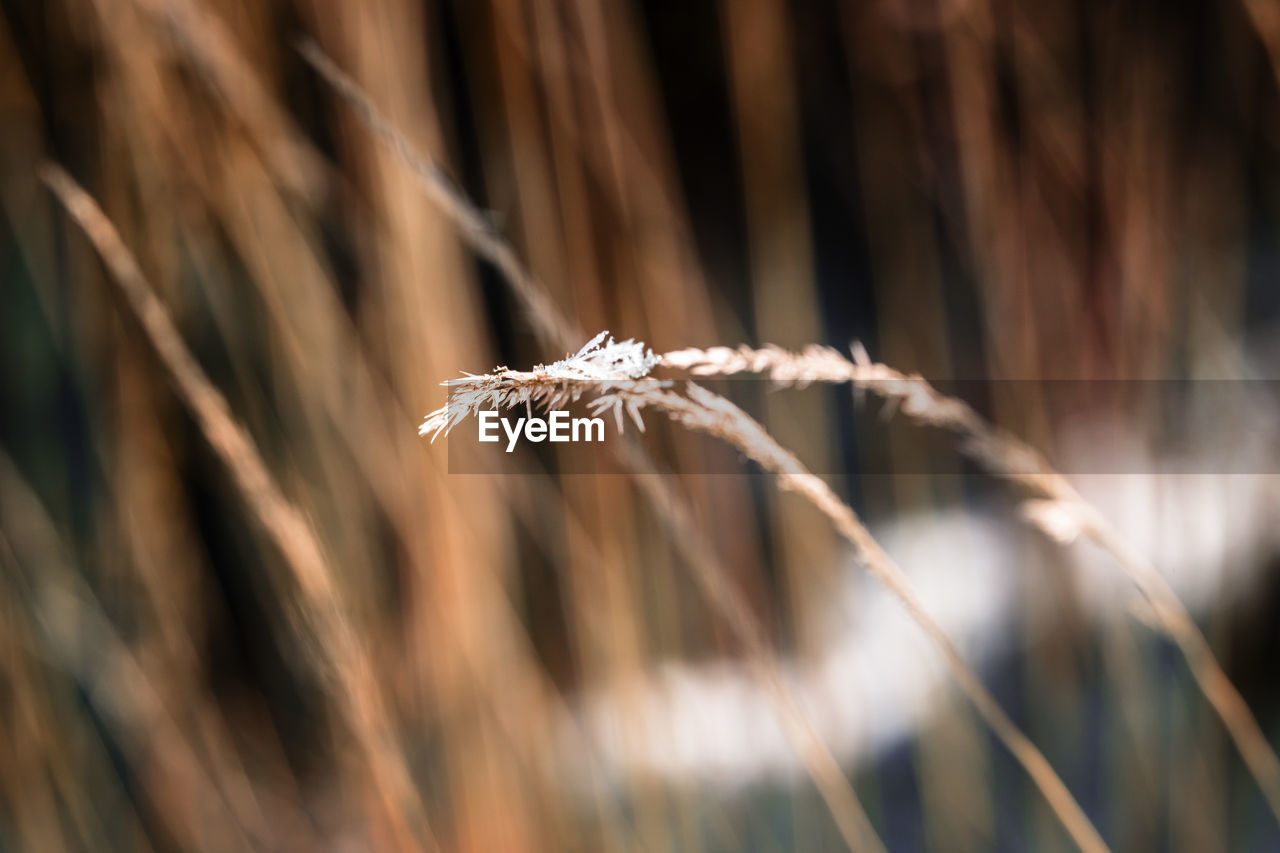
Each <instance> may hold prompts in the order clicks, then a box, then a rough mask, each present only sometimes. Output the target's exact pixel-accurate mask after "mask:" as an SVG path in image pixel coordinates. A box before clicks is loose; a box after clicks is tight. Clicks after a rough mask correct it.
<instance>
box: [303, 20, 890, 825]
mask: <svg viewBox="0 0 1280 853" xmlns="http://www.w3.org/2000/svg"><path fill="white" fill-rule="evenodd" d="M298 50H299V52H300V53H301V54H302V56H303V58H304V59H306V60H307V62H308V63H310V64H311V66H312V67H313V68H314V69H315V70H316V71H317V73H319V74H320V76H321V77H323V78H324V79H325V80H326V81H327V82H328V83H329V84H330V85H331V86H333V87H334V89H335V90H336V91H337V92H338V93H339V94H340V95H341V96H342V97H343V98H344V99H345V100H346V101H347V102H348V103H349V104H350V105H351V106H352V107H353V108H354V109H355V111H356V113H357V114H358V115H359V116H360V118H361V120H363V121H364V123H365V126H366V127H368V128H369V130H370V131H371V132H373V134H374V135H376V136H377V137H379V138H380V139H381V140H382V141H383V142H385V143H386V144H387V145H388V146H389V147H390V148H391V150H392V151H393V152H394V153H395V154H396V156H397V157H398V158H399V159H400V161H401V163H403V164H404V166H405V167H406V168H407V169H408V170H409V171H410V172H411V173H412V174H413V175H414V177H415V178H417V180H418V184H419V185H420V186H421V187H422V188H423V190H424V191H425V192H426V194H427V197H428V198H429V199H431V201H432V202H434V203H435V204H436V206H437V207H438V208H439V210H440V211H441V212H442V213H443V214H445V216H447V217H448V218H449V219H450V221H452V222H453V223H454V225H455V227H457V229H458V233H459V235H460V236H461V237H462V239H463V241H464V242H465V243H466V244H467V245H468V246H470V247H471V249H472V250H473V251H475V253H476V254H478V255H479V256H480V257H482V258H484V259H485V260H487V261H489V262H490V263H491V264H493V265H494V267H495V268H497V270H498V272H499V273H501V275H502V279H503V281H504V282H506V284H507V286H508V287H509V288H510V289H511V292H512V294H513V295H514V296H515V298H516V299H517V300H518V301H519V302H520V304H521V305H522V306H523V307H524V309H525V313H526V316H527V318H528V320H529V322H530V324H531V325H532V327H533V330H534V332H535V333H536V334H537V336H538V338H539V339H540V341H541V342H542V344H543V346H545V347H547V348H549V349H555V350H561V351H563V350H566V349H568V348H570V347H572V346H573V345H574V344H575V342H577V341H579V340H581V339H582V337H583V335H582V334H581V333H580V332H579V331H578V330H577V329H575V328H574V326H573V324H572V323H570V322H569V321H568V320H567V319H565V317H564V315H563V314H562V313H561V312H560V310H559V309H558V308H557V307H556V305H555V303H554V302H553V301H552V300H551V298H550V296H548V294H547V291H546V289H545V288H544V287H543V286H542V285H541V283H539V282H538V280H537V279H536V278H535V277H534V276H533V274H532V273H531V272H530V271H529V270H527V269H525V267H524V266H523V264H521V262H520V260H519V257H518V256H517V254H516V252H515V251H514V250H513V249H512V248H511V246H510V245H509V244H508V243H507V242H506V241H504V240H503V239H502V238H501V237H500V236H499V235H498V234H497V233H496V231H495V230H494V229H493V227H492V226H491V225H490V223H489V221H488V220H487V219H486V218H485V217H484V215H483V214H482V213H481V212H480V210H479V209H478V208H477V207H476V206H475V205H474V204H473V203H472V202H471V200H470V199H468V198H467V197H466V196H465V195H464V194H463V193H462V192H461V191H459V190H458V188H457V187H456V186H454V185H453V183H452V182H451V181H450V180H449V179H448V177H446V176H445V174H444V172H443V171H442V170H441V169H440V167H439V166H438V165H436V163H434V162H433V161H432V160H431V159H429V158H428V157H426V156H424V155H423V154H421V153H420V152H419V151H418V150H417V149H416V148H415V147H414V145H413V144H412V143H411V142H410V141H409V140H408V139H407V138H405V136H404V134H402V133H400V131H399V130H397V129H396V127H395V126H394V125H393V124H392V123H391V122H390V120H388V119H387V118H386V117H385V116H384V115H383V114H382V112H381V111H380V110H378V108H377V107H376V106H375V105H374V103H373V101H372V100H371V99H370V98H369V96H368V95H367V94H366V93H365V92H364V90H363V89H361V88H360V86H359V84H358V83H356V82H355V80H353V79H352V78H351V77H350V76H349V75H347V74H346V73H345V72H344V71H343V70H342V69H341V68H339V67H338V66H337V64H336V63H334V61H333V60H332V59H330V58H329V57H328V56H327V55H326V54H325V53H324V51H322V50H321V49H320V47H319V46H318V45H317V44H315V42H313V41H310V40H307V41H304V42H302V43H301V44H300V45H299V46H298ZM603 337H604V335H603V333H602V334H601V335H598V336H597V337H596V338H595V339H593V340H592V341H591V342H590V343H588V344H587V346H585V347H583V349H582V350H580V351H579V352H578V354H577V356H576V357H577V358H580V359H581V358H582V357H583V356H586V355H590V350H591V348H592V345H593V344H596V345H598V344H599V343H600V342H601V340H602V339H603ZM627 343H630V342H627ZM612 345H613V344H612V341H610V344H609V345H606V347H605V348H606V349H607V348H608V346H612ZM619 346H620V345H619ZM601 357H602V356H600V355H599V354H597V355H596V356H593V358H594V359H599V358H601ZM646 357H647V358H651V357H652V353H649V354H648V356H646ZM571 358H572V357H571ZM570 360H571V359H565V360H563V361H561V362H556V363H555V365H552V366H551V367H552V368H556V367H557V366H559V367H560V368H564V369H574V368H573V367H572V366H569V367H566V365H565V362H566V361H570ZM584 366H586V367H588V368H589V367H590V366H589V365H583V364H579V365H578V366H577V367H579V368H582V367H584ZM650 367H652V364H649V365H647V366H646V368H645V370H644V372H646V373H647V372H648V369H649V368H650ZM540 369H541V370H546V369H547V368H546V366H543V367H541V368H537V369H535V370H534V371H531V372H530V373H532V374H537V373H538V371H539V370H540ZM501 372H503V373H504V374H505V375H506V378H507V379H508V380H509V381H510V382H512V383H515V384H520V383H526V390H525V392H524V393H527V394H529V395H533V394H541V393H542V392H541V391H540V390H539V388H538V385H539V382H538V377H536V376H530V375H528V374H524V375H522V374H520V373H519V372H516V371H501ZM482 378H483V377H468V380H479V379H482ZM543 378H549V377H543ZM610 381H611V382H612V383H613V384H615V385H616V384H618V382H619V380H617V379H614V380H610ZM621 381H623V382H628V381H632V380H630V379H625V378H624V379H623V380H621ZM647 381H649V382H652V381H653V380H647ZM460 384H461V383H460ZM474 388H475V390H477V391H481V393H484V392H483V391H482V386H481V385H479V384H477V385H476V386H474ZM456 390H463V389H456ZM561 390H565V389H563V388H562V389H561ZM498 393H499V394H503V393H506V392H501V391H500V392H498ZM568 393H569V394H573V393H574V392H572V391H568ZM572 399H577V398H576V397H573V398H572ZM549 400H550V397H544V398H542V399H540V400H538V401H534V400H533V399H532V398H531V396H526V397H525V398H524V399H523V400H522V401H521V400H516V402H524V403H525V404H526V405H532V404H533V403H534V402H539V403H546V402H548V401H549ZM624 408H628V407H627V405H626V403H625V401H624V402H623V403H622V404H621V405H619V406H615V408H614V411H615V414H616V415H617V416H618V417H619V419H620V418H621V414H622V411H623V409H624ZM455 411H456V409H455ZM628 411H629V412H630V413H631V414H632V417H633V419H634V420H635V421H636V423H637V425H638V426H639V427H640V428H641V429H643V423H642V422H641V421H640V419H639V410H638V409H630V408H628ZM437 415H438V418H439V419H437V420H433V419H432V417H429V418H428V419H427V421H426V422H424V423H423V424H422V426H421V428H420V430H419V432H421V433H422V434H424V435H426V434H430V435H432V436H433V437H434V436H435V435H436V434H438V433H439V431H440V430H441V429H442V428H443V429H444V430H445V431H447V430H448V428H449V427H451V426H452V425H453V423H456V422H457V421H453V422H452V423H450V422H449V419H450V417H451V415H450V411H449V407H448V406H446V407H445V408H444V409H442V410H441V411H440V412H438V413H433V416H437ZM463 417H465V414H464V415H463ZM617 452H618V456H619V460H620V461H621V462H622V464H623V465H624V467H626V469H627V470H628V471H629V472H630V473H631V475H632V477H633V480H634V481H635V483H636V485H637V486H638V487H639V491H640V494H641V496H642V497H643V498H644V499H645V501H646V502H647V503H648V504H649V506H650V508H651V509H652V510H653V511H654V512H655V514H656V515H657V517H658V519H659V520H660V521H661V522H662V523H663V524H664V525H665V527H666V528H667V530H668V531H670V532H671V534H672V541H673V542H674V543H675V547H676V548H677V550H678V551H679V552H680V555H681V557H682V558H683V560H684V562H685V564H686V565H687V566H688V568H689V570H690V572H691V574H692V575H693V578H694V581H695V582H696V583H697V584H698V586H699V588H700V590H701V591H702V594H703V595H704V596H705V597H706V599H707V601H708V603H709V604H710V605H711V607H712V608H713V609H714V610H715V611H716V612H717V614H718V615H719V616H720V617H721V618H722V619H724V620H725V622H726V623H727V624H728V626H729V628H730V630H732V631H733V634H734V638H735V639H736V640H737V641H738V642H739V643H741V644H742V645H743V647H744V649H745V650H746V652H747V656H748V659H749V661H750V663H751V666H750V671H751V673H752V674H753V677H755V678H757V679H758V680H759V682H760V684H761V686H762V687H763V688H764V691H765V695H766V696H768V697H769V698H770V701H772V702H773V705H774V711H775V713H777V714H778V716H779V719H780V720H781V721H782V723H783V728H784V729H785V731H786V732H787V736H788V737H789V738H790V740H791V743H792V746H793V747H795V749H796V751H797V752H798V753H799V755H800V757H801V759H802V760H803V761H804V764H805V768H806V770H807V771H808V772H809V774H810V776H811V778H812V779H813V780H814V783H815V784H816V785H817V787H818V791H819V793H820V794H821V796H822V798H823V801H824V802H825V803H826V805H827V808H828V809H829V810H830V812H831V815H832V817H833V818H834V820H835V822H836V827H837V829H838V830H839V831H840V834H841V836H842V838H843V839H844V841H845V843H846V844H847V845H848V846H849V847H850V848H851V849H855V850H882V849H883V847H884V845H883V844H882V843H881V841H880V839H879V837H878V836H877V835H876V832H875V828H874V827H873V826H872V825H871V821H870V819H869V818H868V817H867V813H866V810H865V809H864V808H863V807H862V804H861V803H860V802H859V801H858V798H857V795H856V794H855V793H854V791H853V788H852V786H851V785H850V784H849V781H848V779H846V778H845V777H844V774H843V772H842V771H841V770H840V766H839V764H838V762H837V761H836V759H835V756H833V755H832V754H831V750H830V749H829V748H828V747H827V745H826V744H825V743H824V742H823V741H822V739H821V737H820V736H819V735H818V733H817V731H816V729H814V727H813V726H812V725H811V724H810V723H809V721H808V719H807V718H806V717H805V715H804V712H803V711H802V710H801V709H800V707H799V705H798V704H797V703H796V702H795V701H794V699H793V698H792V697H791V695H790V691H789V689H788V688H787V686H786V684H785V682H784V681H783V679H782V677H781V675H780V674H779V668H778V665H777V661H776V659H775V657H774V654H773V652H772V650H771V649H770V647H769V644H768V642H767V641H766V640H765V634H764V631H763V630H762V629H761V627H760V624H759V620H757V619H756V618H755V616H754V615H753V614H752V612H751V609H750V607H749V606H748V605H747V602H746V600H745V598H744V596H743V595H742V592H741V590H740V589H739V588H738V587H737V586H736V585H735V583H734V582H733V580H732V578H731V577H730V575H729V572H728V571H727V570H726V569H725V567H724V565H723V564H722V563H721V561H720V559H719V557H718V556H717V555H716V553H715V551H714V550H713V549H712V548H711V546H710V544H709V543H708V542H707V541H706V537H705V536H703V535H702V532H701V531H699V530H698V529H697V528H696V527H694V526H693V525H692V524H691V523H690V521H689V519H690V518H691V517H692V513H691V511H690V509H689V507H688V504H687V502H686V501H685V500H684V498H683V496H682V495H680V494H679V493H678V492H677V491H676V490H675V489H674V488H673V487H672V486H671V485H670V483H669V482H668V481H667V480H666V478H659V477H653V476H647V475H650V474H653V473H654V469H653V466H652V463H650V461H649V460H648V458H647V457H646V456H645V455H644V453H643V452H642V451H641V450H640V449H639V448H638V447H636V446H635V445H634V444H632V443H630V442H623V443H621V445H620V446H619V448H618V451H617Z"/></svg>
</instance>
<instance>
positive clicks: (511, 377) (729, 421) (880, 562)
mask: <svg viewBox="0 0 1280 853" xmlns="http://www.w3.org/2000/svg"><path fill="white" fill-rule="evenodd" d="M607 334H608V333H607V332H601V333H600V334H599V335H597V336H596V337H595V338H593V339H592V340H591V341H590V342H589V343H588V344H587V345H586V346H584V347H583V348H582V349H581V350H580V351H579V352H578V353H577V354H576V355H574V356H571V357H569V358H567V359H565V360H563V361H559V362H556V363H554V364H552V365H540V366H539V367H537V368H534V370H532V371H528V372H521V371H511V370H499V371H496V372H494V373H489V374H484V375H481V376H466V377H464V378H462V379H453V380H448V381H446V382H445V385H446V386H448V387H449V388H450V391H451V393H450V399H449V402H448V403H446V404H445V405H444V406H442V407H441V408H439V409H437V410H436V411H434V412H432V413H431V414H429V415H427V417H426V419H425V420H424V421H423V423H422V426H421V427H420V429H419V433H420V434H422V435H429V436H431V437H432V439H433V440H434V439H435V438H436V437H437V436H439V435H440V434H441V433H444V434H447V433H448V432H449V430H450V429H452V428H453V427H455V426H456V425H457V424H458V423H460V422H461V421H462V420H464V419H465V418H467V417H468V416H472V415H476V414H478V413H479V412H480V411H482V410H484V409H487V408H510V407H512V406H517V405H523V406H526V407H531V406H539V407H542V408H548V409H549V408H553V407H555V406H557V405H561V404H563V403H566V402H573V401H576V400H578V399H580V398H581V397H582V396H583V395H584V394H591V395H592V397H593V399H592V400H590V401H589V402H588V404H587V406H588V408H590V409H591V410H592V411H593V412H596V413H600V412H603V411H611V412H613V413H614V415H615V417H616V419H617V423H618V426H619V428H620V429H621V427H622V424H623V417H622V413H623V411H624V410H625V411H626V412H627V413H629V414H630V415H631V417H632V419H633V420H634V421H635V423H636V425H637V426H639V427H640V428H642V429H643V421H642V420H641V414H640V413H641V412H642V411H643V410H644V409H646V408H649V409H656V410H658V411H660V412H662V413H663V414H665V415H666V416H667V417H669V418H670V419H671V420H673V421H675V422H676V423H678V424H680V425H682V426H684V427H686V428H688V429H691V430H694V431H697V432H702V433H706V434H708V435H712V436H715V437H716V438H719V439H721V440H722V441H725V442H727V443H728V444H730V445H732V446H733V447H735V448H737V449H738V450H739V451H741V452H742V453H743V454H745V455H746V456H747V457H749V458H750V459H752V460H754V461H755V462H757V463H758V464H759V465H760V466H761V467H763V468H764V469H765V470H766V471H769V472H770V473H772V474H774V475H776V476H777V477H778V479H779V482H780V485H781V486H782V488H784V489H787V490H789V491H792V492H795V493H796V494H799V495H801V496H803V497H804V498H805V499H806V500H808V501H809V502H810V503H811V504H813V505H814V506H815V507H817V508H818V509H819V510H820V511H821V512H822V513H823V514H824V515H826V516H827V517H828V518H829V519H830V520H831V522H832V523H833V524H834V525H835V527H836V530H837V531H838V532H839V533H840V535H841V536H843V537H844V538H845V540H846V541H848V543H849V544H850V545H851V546H853V554H854V558H855V559H856V560H857V561H858V562H860V563H862V564H863V565H864V566H866V567H867V569H868V570H869V571H870V572H871V573H872V575H874V576H875V578H876V579H877V580H879V581H880V582H881V583H883V584H884V585H885V586H886V587H887V588H888V589H889V590H890V592H892V593H893V595H894V596H895V597H896V598H897V599H898V600H899V601H900V602H901V604H902V606H903V607H904V608H906V610H907V613H908V614H909V615H910V617H911V619H912V620H913V621H914V622H915V623H916V624H917V625H918V626H919V627H920V629H921V630H922V631H923V632H924V633H925V635H926V636H927V637H928V638H929V640H930V642H931V643H932V644H933V645H934V647H935V648H936V649H937V650H938V651H939V653H940V654H941V655H942V657H943V660H944V662H945V663H946V665H947V668H948V669H949V670H950V671H951V674H952V677H953V678H955V680H956V682H957V683H958V684H959V685H960V689H961V690H962V691H964V693H965V695H966V696H967V697H968V698H969V700H970V701H971V702H972V703H973V706H974V708H975V709H976V710H977V711H978V713H979V715H981V717H982V718H983V719H984V720H986V722H987V724H988V725H990V726H991V729H992V731H994V732H995V734H996V736H997V737H998V738H999V739H1000V741H1001V742H1002V743H1003V744H1004V745H1005V746H1006V747H1007V748H1008V750H1009V751H1010V752H1011V753H1013V755H1014V757H1015V758H1016V759H1017V760H1018V763H1020V764H1021V765H1022V766H1023V768H1024V769H1025V770H1026V771H1027V773H1028V775H1030V777H1031V779H1032V781H1034V782H1035V784H1036V786H1037V787H1038V788H1039V789H1040V790H1041V792H1042V793H1043V794H1044V796H1045V799H1046V800H1048V802H1049V805H1050V807H1051V808H1052V809H1053V811H1054V813H1055V814H1056V815H1057V816H1058V819H1059V820H1061V821H1062V825H1063V826H1064V827H1065V828H1066V830H1067V832H1068V833H1070V835H1071V837H1072V838H1073V839H1074V840H1075V842H1076V844H1078V845H1079V846H1080V848H1081V849H1082V850H1091V851H1099V850H1107V849H1108V848H1107V845H1106V843H1105V842H1103V840H1102V837H1101V836H1100V835H1099V834H1098V831H1097V830H1096V829H1095V828H1094V826H1093V824H1092V823H1091V822H1090V821H1089V818H1088V817H1087V816H1086V815H1085V813H1084V811H1083V810H1082V809H1081V808H1080V806H1079V804H1078V803H1077V802H1076V801H1075V798H1074V797H1072V796H1071V792H1070V791H1069V790H1067V786H1066V785H1065V784H1063V782H1062V780H1061V779H1060V778H1059V777H1058V774H1057V773H1056V772H1054V770H1053V768H1052V766H1050V764H1049V762H1048V761H1047V760H1046V759H1045V757H1044V755H1043V754H1042V753H1041V752H1040V750H1039V749H1037V748H1036V746H1035V744H1033V743H1032V742H1031V741H1030V740H1029V739H1028V738H1027V737H1026V735H1024V734H1023V733H1022V731H1021V730H1020V729H1018V727H1017V725H1015V724H1014V722H1013V721H1012V720H1011V719H1009V716H1008V715H1007V714H1005V712H1004V711H1003V709H1001V708H1000V705H999V703H998V702H996V700H995V697H994V696H992V695H991V693H990V692H989V691H988V690H987V689H986V687H984V686H983V684H982V681H981V679H980V678H979V677H978V675H977V673H975V672H974V671H973V670H972V669H971V668H970V667H969V665H968V664H967V663H965V661H964V658H963V656H961V654H960V652H959V650H958V649H957V648H956V646H955V644H954V643H953V642H952V641H951V639H950V638H949V637H948V636H947V635H946V632H944V631H943V630H942V628H941V626H939V625H938V623H937V622H936V621H934V619H933V618H932V617H931V616H930V615H929V613H928V612H927V611H926V610H925V608H924V606H923V604H922V603H921V601H920V597H919V595H918V594H917V593H916V592H915V590H914V589H913V588H912V586H911V583H910V581H909V580H908V579H907V578H906V576H905V575H904V574H903V573H902V571H901V570H900V569H899V568H898V567H897V566H896V565H895V564H894V562H893V560H892V559H891V558H890V557H889V555H888V554H886V553H885V552H884V550H883V549H882V548H881V547H880V546H879V544H877V543H876V541H875V539H874V538H873V537H872V535H871V533H870V532H869V531H868V530H867V529H866V527H865V526H864V525H863V524H862V522H861V521H860V520H859V519H858V516H857V514H856V513H854V511H853V510H852V509H851V508H850V507H849V506H848V505H847V504H846V503H844V502H843V501H842V500H840V498H839V497H838V496H837V495H836V494H835V492H833V491H832V490H831V487H830V486H828V485H827V484H826V483H825V482H824V481H823V480H822V479H821V478H819V477H817V476H815V475H814V474H812V473H810V471H809V470H808V469H807V468H805V466H804V464H803V463H801V462H800V460H799V459H797V458H796V457H795V455H794V454H792V453H791V452H789V451H787V450H786V449H784V448H782V447H781V446H780V445H779V444H778V443H777V442H776V441H775V440H774V439H773V437H772V436H770V435H769V433H768V432H767V431H766V430H765V429H764V427H762V426H761V425H760V424H759V423H757V422H756V421H755V420H753V419H752V418H751V417H750V416H749V415H747V414H746V412H744V411H742V410H741V409H740V408H738V407H737V406H735V405H734V404H733V403H731V402H729V401H728V400H726V399H725V398H723V397H721V396H720V395H718V394H714V393H712V392H710V391H708V390H706V389H705V388H702V387H699V386H698V385H696V384H694V383H692V382H690V383H687V384H686V386H685V388H684V393H683V394H682V393H679V392H677V391H676V390H673V389H672V387H671V386H670V383H666V382H663V381H661V380H652V379H650V380H647V381H646V380H645V379H643V378H642V377H643V376H644V374H645V373H647V371H648V369H649V366H651V365H652V364H654V363H655V362H656V361H657V360H656V359H654V358H653V357H652V353H649V352H647V351H646V350H645V349H644V347H643V345H641V344H637V343H635V342H633V341H630V340H628V341H625V342H623V343H621V344H616V343H614V342H613V340H612V339H609V341H608V342H607V343H606V344H605V345H604V346H603V347H601V346H600V342H601V341H602V340H604V339H605V337H606V336H607ZM604 365H617V366H618V368H619V369H618V371H617V372H616V373H605V374H604V375H602V373H601V367H602V366H604Z"/></svg>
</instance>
